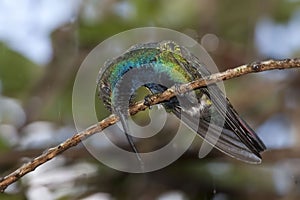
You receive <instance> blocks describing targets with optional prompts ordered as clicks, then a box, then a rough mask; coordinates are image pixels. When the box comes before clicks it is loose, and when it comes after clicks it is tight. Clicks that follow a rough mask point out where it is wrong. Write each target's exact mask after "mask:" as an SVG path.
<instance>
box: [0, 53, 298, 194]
mask: <svg viewBox="0 0 300 200" xmlns="http://www.w3.org/2000/svg"><path fill="white" fill-rule="evenodd" d="M289 68H300V58H296V59H285V60H277V61H276V60H268V61H263V62H257V63H251V64H247V65H242V66H239V67H236V68H233V69H228V70H226V71H224V72H221V73H216V74H212V75H210V76H207V77H204V78H202V79H199V80H195V81H193V82H190V83H186V84H182V85H180V86H176V87H175V86H173V87H171V88H169V89H167V90H166V91H164V92H163V93H161V94H155V95H151V96H150V97H149V98H148V99H147V103H146V102H145V101H144V100H143V101H139V102H137V103H136V104H134V105H133V106H131V107H130V109H129V112H130V114H131V115H134V114H136V113H138V112H140V111H142V110H145V109H146V108H148V107H149V106H152V105H155V104H159V103H161V102H164V101H167V100H169V99H171V98H172V97H174V96H176V95H179V94H183V93H185V92H188V91H190V90H193V89H197V88H200V87H204V86H207V85H210V84H213V83H216V82H219V81H223V80H228V79H231V78H235V77H239V76H242V75H245V74H248V73H255V72H262V71H268V70H274V69H289ZM118 120H119V119H118V117H117V116H115V115H110V116H109V117H107V118H106V119H104V120H102V121H101V122H98V123H97V124H95V125H92V126H91V127H89V128H87V129H86V130H84V131H82V132H80V133H76V134H75V135H74V136H73V137H71V138H69V139H67V140H66V141H65V142H62V143H61V144H59V145H57V146H56V147H53V148H50V149H48V150H47V151H45V152H44V153H43V154H41V155H40V156H38V157H36V158H34V159H32V160H31V161H30V162H28V163H26V164H24V165H22V166H21V167H20V168H18V169H17V170H15V171H14V172H12V173H11V174H9V175H7V176H5V177H4V178H2V179H1V181H0V191H1V192H4V190H5V189H6V188H7V187H8V186H9V185H10V184H12V183H14V182H16V181H17V180H18V179H20V178H21V177H22V176H24V175H25V174H27V173H29V172H31V171H34V170H35V168H37V167H38V166H40V165H42V164H44V163H45V162H47V161H49V160H51V159H52V158H54V157H56V156H57V155H59V154H61V153H62V152H64V151H66V150H67V149H69V148H71V147H73V146H76V145H77V144H79V143H80V142H81V141H82V140H84V139H85V138H87V137H89V136H91V135H93V134H95V133H98V132H100V131H101V130H103V129H105V128H107V127H109V126H111V125H113V124H115V123H116V122H117V121H118Z"/></svg>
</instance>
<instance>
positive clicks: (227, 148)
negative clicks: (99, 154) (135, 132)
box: [98, 41, 265, 163]
mask: <svg viewBox="0 0 300 200" xmlns="http://www.w3.org/2000/svg"><path fill="white" fill-rule="evenodd" d="M104 68H105V70H104V72H103V73H102V74H101V77H99V80H98V86H99V91H100V97H101V98H102V99H103V101H104V104H105V105H106V107H107V108H108V109H110V110H111V111H113V112H115V113H116V114H118V115H120V116H126V115H127V114H128V113H127V107H126V106H125V108H124V105H128V101H129V100H130V96H132V95H133V94H134V92H135V90H136V89H137V88H138V87H140V86H145V87H147V88H148V89H149V90H150V91H151V92H152V93H159V92H163V91H164V90H166V89H167V88H168V87H171V86H172V85H174V84H181V83H186V82H190V81H192V80H195V79H199V78H201V77H203V76H207V75H210V72H209V71H208V70H207V69H206V67H205V66H204V65H203V63H201V62H200V60H199V59H198V58H197V57H195V56H194V55H192V54H191V53H190V52H189V51H188V50H187V49H186V48H184V47H182V46H179V45H177V44H176V43H175V42H172V41H163V42H160V43H148V44H139V45H135V46H133V47H131V48H130V49H129V50H128V51H126V52H125V53H124V54H123V55H121V56H120V57H118V58H116V59H114V60H112V61H107V62H106V63H105V66H104ZM127 96H129V97H127ZM180 99H181V104H179V100H180ZM163 105H164V106H165V107H167V108H169V109H171V111H172V112H173V113H174V114H175V115H176V116H177V117H178V118H181V116H185V118H184V123H186V124H187V125H188V126H190V127H191V128H192V129H193V130H194V131H196V132H197V133H198V134H199V135H200V136H201V137H203V138H205V139H206V140H207V141H208V142H209V143H211V144H215V141H216V140H218V141H217V143H216V144H215V147H216V148H218V149H219V150H221V151H222V152H224V153H226V154H228V155H230V156H233V157H235V158H237V159H240V160H243V161H247V162H252V163H258V162H260V161H261V157H260V152H261V151H263V150H265V146H264V144H263V143H262V142H261V140H260V139H259V138H258V137H257V135H256V134H255V132H254V131H253V130H252V129H251V128H250V127H249V126H248V125H247V124H246V122H245V121H244V120H243V119H241V118H240V117H239V116H238V114H237V112H236V111H235V110H234V109H233V107H232V106H231V104H230V103H229V101H228V99H227V98H226V97H225V96H224V94H223V93H222V92H221V90H219V88H218V87H217V86H216V85H212V86H210V87H209V88H207V87H205V88H200V89H197V90H196V91H195V93H194V95H192V93H188V94H187V95H185V97H184V98H172V99H171V100H170V101H169V102H164V103H163ZM124 119H125V120H126V117H125V118H124ZM222 120H223V121H222ZM123 124H124V123H123ZM195 125H197V128H195V127H196V126H195ZM124 126H126V124H124ZM209 127H210V133H208V135H206V131H207V130H208V128H209ZM220 128H221V131H222V134H221V135H219V131H220ZM128 140H131V138H130V137H129V136H128ZM131 145H133V142H132V141H131ZM133 148H135V147H133Z"/></svg>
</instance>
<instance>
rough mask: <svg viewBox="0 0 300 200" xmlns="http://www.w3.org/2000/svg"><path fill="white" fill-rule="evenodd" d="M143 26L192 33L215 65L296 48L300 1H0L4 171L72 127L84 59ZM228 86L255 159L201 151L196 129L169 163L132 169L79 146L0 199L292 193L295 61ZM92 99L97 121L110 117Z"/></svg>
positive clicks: (297, 151) (299, 154)
mask: <svg viewBox="0 0 300 200" xmlns="http://www.w3.org/2000/svg"><path fill="white" fill-rule="evenodd" d="M143 26H157V27H165V28H170V29H173V30H177V31H179V32H182V33H185V34H187V35H189V36H190V37H192V38H194V39H195V40H197V41H198V42H199V43H200V44H202V45H203V46H204V47H205V48H206V50H207V51H208V52H209V54H210V55H211V57H212V58H213V59H214V61H215V63H216V64H217V66H218V67H219V70H220V71H223V70H226V69H228V68H232V67H235V66H238V65H240V64H244V63H250V62H254V61H260V60H265V59H269V58H274V59H280V58H293V57H299V56H300V1H299V0H275V1H271V0H265V1H259V0H253V1H239V0H224V1H218V0H186V1H181V0H173V1H166V0H164V1H163V0H162V1H159V0H131V1H118V0H99V1H97V0H85V1H83V0H64V1H60V0H41V1H34V0H21V1H16V0H0V174H1V175H0V176H5V175H7V174H8V173H10V172H11V171H13V170H14V169H16V168H17V167H19V166H21V165H22V164H23V163H26V162H27V161H29V160H30V159H31V158H33V157H35V156H37V155H39V154H41V153H42V152H43V151H44V150H45V149H47V148H50V147H52V146H55V145H57V144H59V143H60V142H62V141H64V140H65V139H67V138H68V137H71V136H72V135H73V134H74V133H75V132H76V130H75V128H74V122H73V119H72V87H73V82H74V78H75V76H76V73H77V70H78V68H79V67H80V65H81V63H82V61H83V60H84V58H85V57H86V55H87V54H88V53H89V52H90V51H91V50H92V49H93V48H94V47H96V46H97V45H98V44H99V43H100V42H102V41H103V40H105V39H107V38H109V37H110V36H113V35H115V34H117V33H119V32H122V31H125V30H128V29H131V28H137V27H143ZM95 81H96V80H95ZM225 86H226V92H227V96H228V98H229V99H230V100H231V102H232V104H233V105H234V107H235V108H236V109H237V111H238V112H239V113H240V115H241V116H243V118H244V119H245V120H246V121H247V122H248V123H249V124H250V125H251V126H252V127H253V128H254V129H255V130H256V131H257V133H258V135H259V136H260V137H261V138H262V140H263V141H264V142H265V144H266V145H267V147H268V149H269V150H268V151H267V152H265V153H263V162H262V164H260V165H250V164H245V163H242V162H240V161H236V160H234V159H231V158H229V157H228V156H226V155H223V154H222V153H220V152H219V151H216V150H214V151H212V152H211V153H210V154H209V155H208V156H207V157H205V158H204V159H199V158H198V156H197V153H198V150H199V142H201V140H200V139H199V138H197V139H195V142H194V143H193V145H192V146H191V147H190V149H189V150H188V151H187V152H186V153H185V154H184V155H183V156H182V157H181V158H180V159H178V160H177V161H176V162H174V163H173V164H171V165H170V166H168V167H166V168H164V169H161V170H159V171H155V172H150V173H146V174H129V173H124V172H119V171H116V170H114V169H110V168H108V167H107V166H105V165H103V164H101V163H100V162H99V161H97V160H96V159H94V158H93V157H92V156H91V155H90V154H89V153H88V152H87V150H86V149H85V148H84V147H83V146H82V145H79V146H77V147H74V148H72V149H69V150H68V151H66V152H65V153H63V154H62V155H60V156H58V157H56V158H55V159H53V160H51V161H50V162H48V163H46V164H44V165H43V166H41V167H39V168H38V169H36V170H35V171H34V172H32V173H30V174H28V175H26V176H25V177H23V178H22V179H21V180H20V181H18V182H17V183H15V184H13V185H11V186H10V187H8V189H7V190H6V192H5V193H4V194H0V199H9V200H11V199H28V200H36V199H41V197H42V198H43V199H44V200H48V199H49V200H50V199H85V200H106V199H141V200H148V199H158V200H169V199H174V200H187V199H214V200H227V199H299V197H300V123H299V122H300V106H299V102H300V70H299V69H291V70H285V71H282V70H281V71H272V72H264V73H259V74H251V75H246V76H243V77H240V78H236V79H232V80H228V81H226V82H225ZM98 107H100V108H101V112H99V113H100V116H99V118H104V117H106V116H108V114H109V112H107V111H106V110H105V109H104V108H103V106H102V105H101V102H100V101H99V105H98ZM141 117H143V116H141ZM141 121H143V119H142V120H141ZM162 137H163V136H162Z"/></svg>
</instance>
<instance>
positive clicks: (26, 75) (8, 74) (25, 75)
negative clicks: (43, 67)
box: [0, 43, 40, 97]
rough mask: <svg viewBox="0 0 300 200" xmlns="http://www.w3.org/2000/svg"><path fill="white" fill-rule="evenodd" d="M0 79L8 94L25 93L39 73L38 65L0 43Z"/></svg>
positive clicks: (4, 90)
mask: <svg viewBox="0 0 300 200" xmlns="http://www.w3.org/2000/svg"><path fill="white" fill-rule="evenodd" d="M0 57H1V59H0V81H1V84H2V90H3V91H2V92H3V93H4V94H5V95H8V96H18V97H20V96H21V95H23V94H25V93H26V91H28V89H29V88H30V87H31V86H32V84H33V83H34V82H35V80H36V79H37V74H39V71H40V69H39V67H38V66H37V65H35V64H34V63H32V62H30V61H29V60H28V59H26V58H24V57H22V56H21V55H20V54H17V53H15V52H14V51H12V50H10V49H8V48H7V47H6V46H5V45H3V44H1V43H0Z"/></svg>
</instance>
